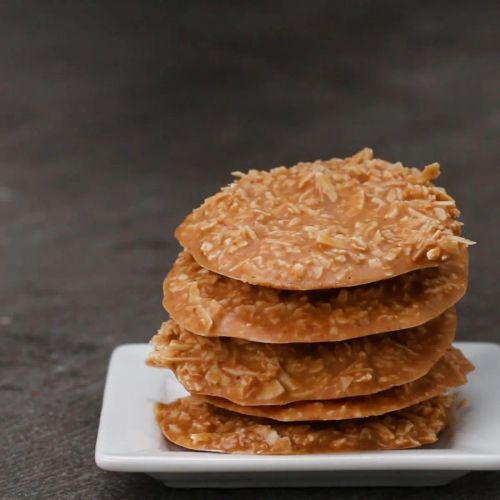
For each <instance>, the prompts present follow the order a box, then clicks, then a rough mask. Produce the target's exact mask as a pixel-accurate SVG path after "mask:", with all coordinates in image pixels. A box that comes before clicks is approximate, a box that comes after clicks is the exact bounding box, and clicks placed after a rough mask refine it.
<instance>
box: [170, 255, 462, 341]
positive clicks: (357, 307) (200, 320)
mask: <svg viewBox="0 0 500 500" xmlns="http://www.w3.org/2000/svg"><path fill="white" fill-rule="evenodd" d="M467 269H468V259H467V249H465V248H464V249H461V250H460V251H459V253H458V254H457V255H456V256H455V257H453V258H450V259H448V260H446V261H444V262H442V263H441V264H440V266H439V267H433V268H428V269H421V270H418V271H413V272H411V273H407V274H403V275H400V276H396V277H394V278H390V279H387V280H383V281H379V282H376V283H370V284H368V285H360V286H356V287H350V288H342V289H330V290H321V291H311V292H298V291H282V290H276V289H273V288H267V287H261V286H256V285H249V284H246V283H243V282H241V281H237V280H234V279H231V278H226V277H225V276H222V275H219V274H216V273H213V272H211V271H208V270H207V269H204V268H202V267H200V266H199V265H198V263H197V262H196V261H195V260H194V259H193V257H192V256H191V255H190V254H189V253H187V252H185V251H184V252H182V253H181V254H180V255H179V257H178V259H177V260H176V262H175V264H174V266H173V268H172V270H171V271H170V273H169V274H168V276H167V278H166V279H165V282H164V286H163V290H164V300H163V304H164V306H165V308H166V309H167V311H168V312H169V314H170V316H171V317H172V318H173V319H175V320H176V321H177V322H178V323H179V324H180V325H181V326H182V327H183V328H185V329H187V330H189V331H191V332H194V333H197V334H199V335H205V336H209V337H237V338H242V339H246V340H252V341H255V342H267V343H289V342H327V341H338V340H346V339H351V338H356V337H364V336H367V335H371V334H374V333H380V332H387V331H393V330H401V329H404V328H410V327H413V326H417V325H420V324H422V323H425V322H426V321H429V320H430V319H432V318H435V317H436V316H438V315H439V314H441V313H442V312H443V311H445V310H446V309H448V308H449V307H451V306H452V305H454V304H455V303H456V302H457V301H458V300H460V298H461V297H462V296H463V294H464V293H465V289H466V287H467Z"/></svg>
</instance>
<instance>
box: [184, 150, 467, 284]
mask: <svg viewBox="0 0 500 500" xmlns="http://www.w3.org/2000/svg"><path fill="white" fill-rule="evenodd" d="M235 175H237V176H238V177H240V178H239V179H238V180H237V181H235V182H233V183H232V184H230V185H229V186H227V187H224V188H222V190H221V191H220V192H219V193H217V194H216V195H214V196H211V197H210V198H207V199H206V200H205V202H204V203H203V205H201V207H199V208H197V209H196V210H194V211H193V212H192V213H191V214H190V215H189V216H188V217H187V218H186V219H185V220H184V221H183V223H182V224H181V225H180V226H179V227H178V228H177V231H176V233H175V235H176V237H177V239H178V240H179V241H180V243H181V244H182V245H183V246H184V247H185V248H186V249H187V250H188V251H189V252H190V253H191V254H192V255H193V257H194V258H195V259H196V261H197V262H198V263H199V264H200V265H201V266H203V267H205V268H207V269H209V270H211V271H214V272H216V273H219V274H222V275H224V276H228V277H231V278H234V279H238V280H241V281H244V282H247V283H251V284H254V285H264V286H269V287H274V288H281V289H287V290H313V289H323V288H337V287H346V286H353V285H360V284H364V283H371V282H374V281H379V280H382V279H385V278H389V277H391V276H396V275H399V274H403V273H406V272H408V271H412V270H414V269H421V268H425V267H432V266H436V265H438V264H439V262H440V261H442V260H446V259H447V258H448V257H449V256H450V255H452V254H455V253H457V252H458V250H459V249H460V248H461V247H463V246H465V245H468V244H470V243H472V242H470V241H469V240H466V239H465V238H462V237H460V236H459V233H460V226H461V223H460V222H458V221H457V220H456V218H457V217H458V215H459V214H460V212H459V211H458V210H457V208H456V206H455V201H454V200H453V199H452V198H451V197H450V196H449V195H448V194H447V193H446V191H445V190H444V189H442V188H438V187H436V186H434V185H433V184H432V181H433V180H434V179H435V178H437V177H438V175H439V165H438V164H437V163H435V164H432V165H428V166H427V167H425V168H424V170H423V171H421V170H418V169H416V168H407V167H404V166H403V165H401V163H394V164H392V163H389V162H387V161H384V160H380V159H373V153H372V151H371V150H370V149H364V150H362V151H360V152H359V153H357V154H356V155H354V156H352V157H350V158H346V159H343V160H342V159H337V158H334V159H332V160H328V161H315V162H313V163H299V164H298V165H295V166H294V167H291V168H286V167H278V168H274V169H272V170H271V171H269V172H268V171H257V170H250V171H249V172H248V174H242V173H239V172H237V173H235Z"/></svg>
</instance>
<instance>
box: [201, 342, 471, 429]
mask: <svg viewBox="0 0 500 500" xmlns="http://www.w3.org/2000/svg"><path fill="white" fill-rule="evenodd" d="M473 369H474V366H473V365H472V364H471V363H470V362H469V361H468V360H467V359H466V358H465V356H464V355H463V354H462V352H461V351H459V350H458V349H454V348H451V349H449V350H448V351H447V352H446V354H445V355H444V356H443V357H442V358H441V359H440V360H439V361H438V362H437V363H436V364H435V365H434V366H433V367H432V368H431V370H430V371H429V373H427V374H426V375H424V376H423V377H421V378H419V379H417V380H414V381H413V382H409V383H408V384H403V385H399V386H396V387H392V388H391V389H387V390H386V391H381V392H377V393H375V394H370V395H368V396H357V397H354V398H344V399H333V400H327V401H298V402H296V403H290V404H288V405H282V406H269V405H268V406H240V405H237V404H234V403H232V402H231V401H228V400H227V399H223V398H217V397H210V396H204V397H202V399H203V400H204V401H206V402H207V403H210V404H212V405H214V406H218V407H219V408H225V409H226V410H231V411H234V412H236V413H241V414H244V415H253V416H255V417H265V418H269V419H272V420H279V421H282V422H295V421H307V420H345V419H351V418H361V417H371V416H375V415H382V414H384V413H388V412H392V411H396V410H401V409H403V408H407V407H408V406H413V405H415V404H418V403H420V402H422V401H426V400H428V399H431V398H433V397H435V396H440V395H443V394H446V393H447V392H448V391H449V390H450V389H453V388H455V387H458V386H460V385H463V384H465V383H466V382H467V374H468V373H469V372H470V371H472V370H473Z"/></svg>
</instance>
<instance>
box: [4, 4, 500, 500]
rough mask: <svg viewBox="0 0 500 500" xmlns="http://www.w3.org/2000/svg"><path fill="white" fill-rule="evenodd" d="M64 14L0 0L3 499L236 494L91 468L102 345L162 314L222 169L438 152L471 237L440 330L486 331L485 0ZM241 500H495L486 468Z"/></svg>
mask: <svg viewBox="0 0 500 500" xmlns="http://www.w3.org/2000/svg"><path fill="white" fill-rule="evenodd" d="M82 4H83V5H79V4H78V3H76V2H74V3H53V2H32V3H30V2H13V1H12V2H1V3H0V132H1V133H0V231H1V232H0V253H1V281H0V307H1V309H0V331H1V334H2V350H1V358H0V369H1V377H0V397H1V406H0V417H1V441H0V446H1V449H0V456H1V457H2V465H1V467H0V495H2V497H3V498H8V499H10V498H29V497H33V498H134V499H135V498H143V499H146V498H160V497H161V498H192V499H197V498H200V499H201V498H203V499H210V498H232V497H233V495H235V493H234V492H222V491H214V492H209V491H204V492H200V491H174V490H168V489H165V488H164V487H163V486H162V485H161V484H159V483H157V482H155V481H154V480H152V479H150V478H148V477H147V476H144V475H133V474H114V473H105V472H102V471H100V470H98V469H97V468H96V467H95V465H94V461H93V452H94V444H95V436H96V430H97V424H98V417H99V410H100V404H101V394H102V389H103V383H104V377H105V370H106V365H107V361H108V357H109V355H110V352H111V350H112V349H113V347H114V346H116V345H118V344H122V343H126V342H143V341H146V340H148V338H149V337H150V336H151V334H152V333H153V332H154V331H155V329H156V328H157V327H158V325H159V323H160V322H161V321H162V319H164V318H165V313H164V312H163V311H162V308H161V306H160V299H161V289H160V285H161V280H162V277H163V275H164V274H165V272H166V271H167V269H168V267H169V265H170V264H171V263H172V261H173V259H174V256H175V255H176V253H177V251H178V246H177V244H176V242H175V241H174V239H173V236H172V233H173V230H174V228H175V226H176V225H177V224H178V223H179V222H180V220H181V219H182V217H183V216H184V215H185V214H187V213H188V211H189V210H190V209H191V208H192V207H194V206H195V205H197V204H199V203H200V202H201V200H202V199H203V197H204V196H206V195H208V194H210V193H212V192H213V191H215V190H216V189H217V188H218V187H219V186H220V185H221V184H224V183H226V182H228V181H229V179H230V177H229V175H228V172H229V171H231V170H234V169H238V170H245V169H248V168H252V167H263V168H266V167H270V166H275V165H278V164H290V163H294V162H296V161H298V160H304V159H314V158H326V157H329V156H333V155H336V156H341V155H347V154H350V153H352V152H354V151H356V150H357V149H360V148H361V147H363V146H365V145H370V146H372V147H373V148H375V150H376V152H377V153H378V155H380V156H382V157H386V158H388V159H392V160H402V161H403V162H405V163H406V164H410V165H415V166H423V165H425V164H427V163H430V162H433V161H435V160H439V161H440V162H441V163H442V167H443V175H442V179H441V183H442V184H443V185H445V186H446V187H447V188H448V190H449V191H450V192H451V193H452V194H453V195H454V196H455V197H456V198H457V200H458V204H459V206H460V207H461V208H462V210H463V221H464V222H465V231H464V234H465V235H466V236H468V237H470V238H472V239H475V240H477V241H478V242H479V244H478V245H477V246H476V247H474V248H473V249H472V252H471V259H472V260H471V280H470V290H469V293H468V295H467V297H466V298H465V299H464V300H463V302H462V303H461V304H460V307H459V309H460V311H459V312H460V326H459V333H458V337H459V339H468V340H490V341H500V334H499V330H498V326H497V323H498V319H499V315H498V305H497V301H498V299H499V296H500V294H499V282H500V276H499V273H498V266H497V256H498V248H499V246H500V241H499V232H498V225H497V223H496V216H497V215H498V211H499V196H498V181H499V167H498V149H497V148H496V147H495V146H496V144H495V139H496V138H497V136H498V133H499V130H500V115H499V111H498V109H499V108H498V105H499V101H498V97H497V94H498V83H499V65H498V59H497V57H498V45H499V36H498V31H496V29H497V25H498V22H499V21H500V16H499V10H498V7H495V3H494V2H491V3H489V2H459V3H457V2H428V3H424V2H418V3H412V2H398V3H396V2H394V3H392V2H343V3H342V5H343V7H342V8H339V7H336V6H335V5H334V3H333V2H301V3H295V2H283V3H281V2H278V3H273V4H272V6H271V4H267V3H266V2H263V3H259V4H255V3H238V2H226V3H209V2H206V3H205V2H203V3H202V2H200V3H198V4H193V3H185V2H179V3H160V2H150V3H147V4H142V5H141V3H139V2H137V3H130V2H125V3H119V2H115V3H111V4H110V3H108V4H106V5H104V4H102V3H99V2H95V3H90V2H82ZM499 431H500V429H499ZM237 496H238V497H239V498H241V499H246V498H283V499H284V498H287V499H288V498H292V499H299V498H310V499H311V500H312V499H319V498H336V499H352V500H354V499H358V500H360V499H364V498H376V499H385V498H410V499H432V498H439V499H469V498H482V499H483V498H484V499H492V498H500V474H499V473H493V472H485V473H474V474H471V475H469V476H467V477H465V478H463V479H460V480H458V481H456V482H455V483H453V484H452V485H451V486H449V487H446V488H441V489H397V490H389V489H369V488H362V489H337V490H333V489H327V490H300V489H298V490H262V491H251V490H242V491H240V492H238V493H237Z"/></svg>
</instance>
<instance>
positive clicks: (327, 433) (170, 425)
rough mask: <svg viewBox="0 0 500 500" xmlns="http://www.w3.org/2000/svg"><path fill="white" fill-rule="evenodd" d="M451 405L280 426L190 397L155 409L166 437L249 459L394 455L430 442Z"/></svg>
mask: <svg viewBox="0 0 500 500" xmlns="http://www.w3.org/2000/svg"><path fill="white" fill-rule="evenodd" d="M451 407H452V400H451V398H450V397H446V396H438V397H437V398H434V399H431V400H429V401H425V402H423V403H419V404H418V405H415V406H411V407H409V408H406V409H404V410H399V411H397V412H393V413H387V414H385V415H381V416H378V417H370V418H365V419H354V420H341V421H336V422H328V423H325V422H321V423H308V424H303V423H292V424H290V423H282V422H275V421H272V420H266V419H259V418H256V417H248V416H245V415H239V414H237V413H233V412H229V411H227V410H223V409H221V408H217V407H215V406H212V405H210V404H208V403H206V402H204V401H201V400H199V399H197V398H194V397H192V396H188V397H186V398H183V399H178V400H177V401H174V402H173V403H169V404H158V405H157V408H156V418H157V421H158V423H159V425H160V428H161V431H162V433H163V434H164V436H165V437H166V438H167V439H168V440H169V441H171V442H173V443H175V444H177V445H179V446H183V447H184V448H188V449H191V450H200V451H213V452H221V453H247V454H263V455H264V454H267V455H284V454H303V453H331V452H344V451H364V450H396V449H404V448H415V447H418V446H422V445H426V444H431V443H434V442H435V441H436V440H437V438H438V434H439V433H440V432H441V431H442V430H443V429H444V428H445V427H446V425H447V422H448V419H449V415H450V409H451Z"/></svg>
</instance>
